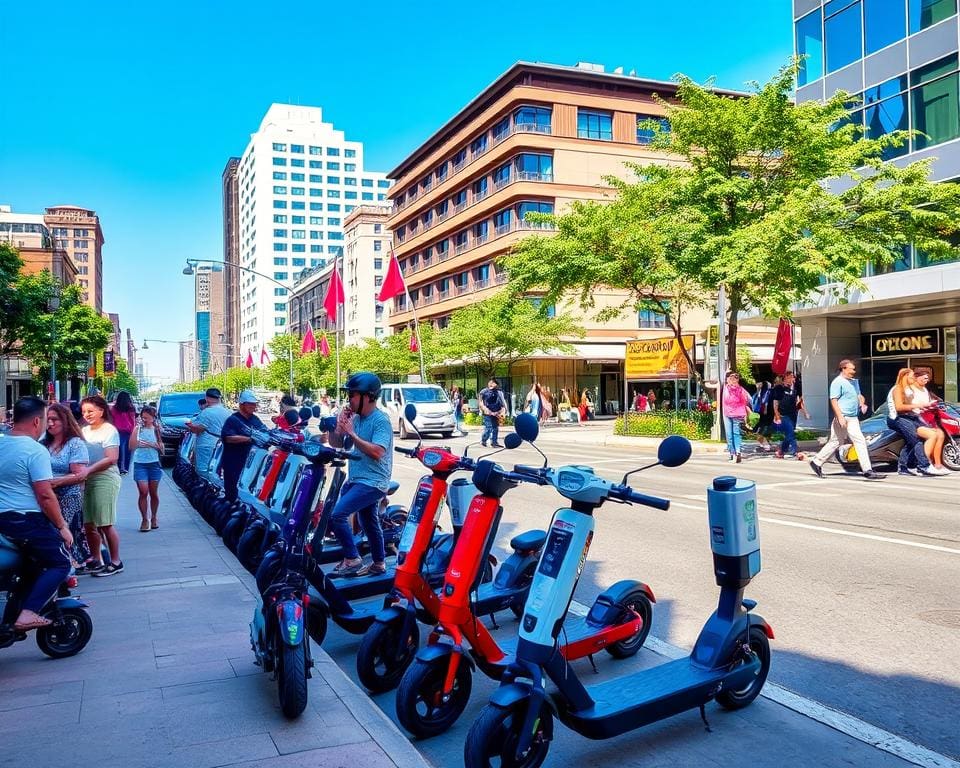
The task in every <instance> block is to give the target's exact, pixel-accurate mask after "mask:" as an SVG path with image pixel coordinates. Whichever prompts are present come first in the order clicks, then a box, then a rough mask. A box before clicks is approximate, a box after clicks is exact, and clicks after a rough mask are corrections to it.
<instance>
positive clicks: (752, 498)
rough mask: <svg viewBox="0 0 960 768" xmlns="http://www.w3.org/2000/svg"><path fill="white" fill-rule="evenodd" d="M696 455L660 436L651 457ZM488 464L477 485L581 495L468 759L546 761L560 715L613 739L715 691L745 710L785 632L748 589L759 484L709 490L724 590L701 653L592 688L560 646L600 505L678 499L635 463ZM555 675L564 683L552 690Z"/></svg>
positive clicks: (543, 568) (523, 424) (472, 767)
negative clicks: (640, 484) (640, 482)
mask: <svg viewBox="0 0 960 768" xmlns="http://www.w3.org/2000/svg"><path fill="white" fill-rule="evenodd" d="M524 416H526V414H524ZM516 429H517V431H518V432H519V433H520V435H521V437H523V438H524V439H526V440H533V439H535V438H536V435H537V424H536V420H535V419H533V417H528V419H524V418H523V416H518V417H517V421H516ZM689 456H690V443H689V442H688V441H687V440H686V439H685V438H682V437H679V436H677V435H674V436H671V437H668V438H666V439H665V440H664V441H663V442H662V443H661V444H660V448H659V450H658V461H657V462H655V463H654V464H652V465H650V466H657V465H663V466H667V467H675V466H680V465H681V464H683V463H684V462H685V461H686V460H687V459H688V458H689ZM645 468H646V467H644V469H645ZM634 471H638V470H634ZM478 474H479V472H478V473H474V483H475V484H476V485H477V487H478V488H480V489H481V490H483V488H484V487H485V486H487V485H489V484H492V485H498V484H502V483H509V482H536V483H538V484H542V485H552V486H553V487H554V488H556V489H557V491H559V492H560V494H561V495H562V496H565V497H566V498H568V499H570V500H571V502H572V503H571V505H570V507H569V508H562V509H559V510H558V511H557V512H556V513H555V514H554V517H553V521H552V523H551V525H550V533H549V537H548V539H547V543H546V546H545V547H544V552H543V556H542V557H541V559H540V564H539V565H538V567H537V575H536V577H535V578H534V582H533V586H532V587H531V589H530V596H529V597H528V598H527V603H526V605H525V607H524V615H523V619H522V620H521V628H520V639H519V642H518V645H517V656H516V660H515V662H514V663H513V664H511V665H510V667H509V669H508V670H507V671H506V672H505V674H504V675H503V678H502V681H501V685H500V687H499V688H498V689H497V690H496V691H495V692H494V694H493V695H492V696H491V698H490V703H489V704H487V705H486V707H484V709H483V711H482V712H481V714H480V716H479V718H478V719H477V720H476V722H474V724H473V726H472V727H471V728H470V732H469V734H468V735H467V741H466V745H465V747H464V762H465V764H466V766H467V768H479V767H480V766H490V765H493V764H497V765H511V766H524V767H532V766H539V765H541V764H542V763H543V761H544V760H545V759H546V757H547V752H548V750H549V748H550V741H551V740H552V738H553V719H554V717H557V718H559V719H560V721H561V722H563V723H564V724H565V725H566V726H567V727H569V728H571V729H572V730H574V731H577V732H578V733H580V734H582V735H584V736H586V737H587V738H591V739H607V738H611V737H613V736H617V735H619V734H622V733H626V732H627V731H630V730H634V729H636V728H640V727H641V726H644V725H648V724H649V723H652V722H655V721H658V720H662V719H664V718H667V717H670V716H672V715H675V714H678V713H680V712H683V711H685V710H688V709H696V708H700V709H701V715H703V706H704V705H705V704H706V703H707V702H709V701H710V700H712V699H715V700H716V701H717V702H718V703H719V704H720V705H721V706H723V707H726V708H728V709H739V708H741V707H745V706H747V705H748V704H750V703H751V702H752V701H753V700H754V699H755V698H756V697H757V695H759V693H760V690H761V688H762V687H763V684H764V682H765V681H766V678H767V673H768V671H769V669H770V645H769V640H770V639H772V638H773V630H772V629H771V628H770V627H769V625H768V624H767V623H766V622H765V621H764V620H763V619H762V618H761V617H760V616H756V615H753V614H751V611H752V609H753V608H754V607H755V606H756V602H755V601H753V600H746V599H744V596H743V592H744V588H745V587H746V586H747V584H749V583H750V580H751V579H752V578H753V577H754V576H755V575H756V574H757V573H759V571H760V540H759V534H758V529H757V509H756V486H755V484H754V483H752V482H750V481H745V480H738V479H736V478H734V477H718V478H716V479H715V480H714V482H713V487H712V488H710V489H709V490H708V491H707V500H708V509H709V518H710V543H711V547H712V549H713V563H714V572H715V575H716V581H717V584H718V585H719V586H720V599H719V604H718V607H717V610H716V611H715V612H714V614H713V615H712V616H711V617H710V619H709V620H708V621H707V623H706V624H705V626H704V628H703V629H702V630H701V632H700V636H699V637H698V638H697V642H696V644H695V646H694V648H693V652H692V653H691V655H690V656H688V657H685V658H682V659H677V660H675V661H670V662H667V663H666V664H661V665H659V666H656V667H652V668H650V669H644V670H640V671H639V672H635V673H632V674H629V675H625V676H622V677H619V678H615V679H613V680H608V681H605V682H602V683H599V684H597V685H592V686H584V685H583V683H582V682H581V681H580V679H579V678H578V677H577V674H576V672H575V671H574V670H573V669H572V668H571V667H570V665H569V664H568V663H567V660H566V659H564V658H563V656H562V655H561V654H559V653H557V652H556V648H557V636H558V634H559V631H560V626H561V623H562V620H563V618H564V616H565V615H566V613H567V610H568V607H569V605H570V600H571V598H572V597H573V592H574V589H575V588H576V585H577V581H578V580H579V578H580V573H581V571H582V568H583V562H584V559H585V558H586V555H587V552H588V550H589V547H590V542H591V539H592V537H593V529H594V513H595V512H596V510H598V509H599V508H600V507H601V506H602V505H603V504H604V503H605V502H606V501H608V500H613V501H619V502H624V503H636V504H644V505H646V506H650V507H653V508H655V509H661V510H667V509H669V507H670V502H669V501H667V500H665V499H659V498H656V497H653V496H648V495H646V494H642V493H638V492H637V491H634V490H633V489H632V488H630V487H629V486H628V485H626V481H627V477H628V476H629V475H630V474H632V473H631V472H628V473H627V474H626V475H624V478H623V481H622V482H621V483H619V484H616V483H612V482H610V481H608V480H605V479H603V478H601V477H598V476H597V475H595V474H594V472H593V470H592V469H590V468H589V467H583V466H564V467H558V468H555V469H554V468H547V469H546V470H544V471H543V472H542V473H541V474H540V475H539V476H534V475H530V474H526V473H523V472H505V471H503V470H501V469H499V468H498V467H491V468H490V469H489V470H488V471H487V472H486V473H485V474H484V475H483V476H481V477H480V478H479V480H478V478H477V475H478ZM546 680H549V681H550V682H551V683H552V684H553V685H554V686H555V687H556V689H557V690H556V692H551V693H550V694H549V695H548V694H547V692H546V690H545V688H544V684H545V682H546Z"/></svg>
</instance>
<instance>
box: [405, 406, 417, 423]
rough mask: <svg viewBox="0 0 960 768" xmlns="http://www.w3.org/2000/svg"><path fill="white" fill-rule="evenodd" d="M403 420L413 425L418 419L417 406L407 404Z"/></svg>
mask: <svg viewBox="0 0 960 768" xmlns="http://www.w3.org/2000/svg"><path fill="white" fill-rule="evenodd" d="M403 418H405V419H406V420H407V421H409V422H410V424H413V422H414V421H415V420H416V418H417V406H415V405H414V404H413V403H407V407H406V408H404V409H403Z"/></svg>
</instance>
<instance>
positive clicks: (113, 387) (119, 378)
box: [107, 358, 140, 395]
mask: <svg viewBox="0 0 960 768" xmlns="http://www.w3.org/2000/svg"><path fill="white" fill-rule="evenodd" d="M115 365H116V373H115V374H114V375H113V377H112V378H110V379H107V381H108V382H109V386H108V394H109V393H113V392H127V393H129V394H131V395H138V394H139V393H140V388H139V386H138V385H137V380H136V379H135V378H134V377H133V376H131V375H130V371H129V370H127V362H126V360H123V359H121V358H118V359H117V360H116V361H115Z"/></svg>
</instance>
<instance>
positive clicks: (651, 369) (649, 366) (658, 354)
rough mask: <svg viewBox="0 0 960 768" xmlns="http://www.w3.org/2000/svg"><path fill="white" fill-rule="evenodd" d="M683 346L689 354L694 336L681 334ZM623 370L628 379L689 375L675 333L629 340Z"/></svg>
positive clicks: (671, 377)
mask: <svg viewBox="0 0 960 768" xmlns="http://www.w3.org/2000/svg"><path fill="white" fill-rule="evenodd" d="M683 347H684V348H686V349H687V350H688V351H690V352H691V353H692V352H693V350H694V337H693V336H684V337H683ZM624 372H625V375H626V377H627V378H628V379H685V378H687V376H689V375H690V371H689V366H688V365H687V359H686V357H684V354H683V348H681V347H680V342H678V341H677V339H676V337H674V336H669V337H667V338H663V339H638V340H637V341H628V342H627V349H626V355H625V371H624Z"/></svg>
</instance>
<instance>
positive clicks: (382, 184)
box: [377, 179, 390, 189]
mask: <svg viewBox="0 0 960 768" xmlns="http://www.w3.org/2000/svg"><path fill="white" fill-rule="evenodd" d="M377 187H378V188H379V189H390V182H389V181H387V180H386V179H378V180H377Z"/></svg>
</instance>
